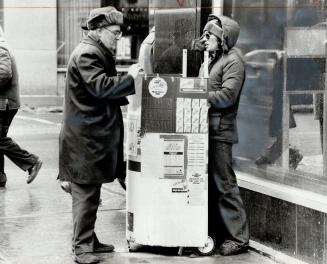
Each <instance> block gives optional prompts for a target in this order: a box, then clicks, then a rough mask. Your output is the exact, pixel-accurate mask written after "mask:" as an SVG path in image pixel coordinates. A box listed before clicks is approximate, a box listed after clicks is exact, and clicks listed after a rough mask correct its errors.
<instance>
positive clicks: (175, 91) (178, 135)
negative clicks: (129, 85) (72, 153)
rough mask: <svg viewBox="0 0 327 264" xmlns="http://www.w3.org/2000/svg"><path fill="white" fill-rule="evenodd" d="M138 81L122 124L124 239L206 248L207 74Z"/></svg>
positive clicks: (209, 247)
mask: <svg viewBox="0 0 327 264" xmlns="http://www.w3.org/2000/svg"><path fill="white" fill-rule="evenodd" d="M136 86H137V87H136V90H137V92H136V95H134V96H133V97H132V98H131V100H130V105H129V108H128V115H127V119H128V121H127V123H128V126H127V128H126V129H127V130H128V131H127V155H128V156H127V159H128V162H127V163H128V166H127V167H128V168H127V215H126V217H127V219H126V223H127V227H126V229H127V230H126V236H127V241H128V244H130V243H131V242H133V243H137V244H142V245H149V246H166V247H180V248H183V247H195V248H198V251H199V253H201V254H202V255H209V254H211V253H212V251H213V250H214V242H213V240H212V239H211V238H210V237H208V179H207V177H208V162H207V161H208V119H207V112H208V105H207V88H208V82H207V79H205V78H183V77H180V76H176V75H175V76H173V75H151V76H149V75H148V76H143V77H140V78H139V80H137V81H136Z"/></svg>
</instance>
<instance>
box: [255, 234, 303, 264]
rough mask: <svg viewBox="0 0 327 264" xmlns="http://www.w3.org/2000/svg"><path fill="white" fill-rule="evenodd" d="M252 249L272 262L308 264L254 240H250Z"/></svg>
mask: <svg viewBox="0 0 327 264" xmlns="http://www.w3.org/2000/svg"><path fill="white" fill-rule="evenodd" d="M250 249H251V250H253V251H255V252H257V253H258V254H260V255H263V256H265V257H267V258H270V259H271V260H273V261H275V262H278V263H281V264H290V263H292V264H308V263H307V262H304V261H301V260H299V259H296V258H293V257H291V256H289V255H286V254H284V253H282V252H280V251H278V250H275V249H273V248H270V247H267V246H265V245H263V244H260V243H258V242H256V241H254V240H250Z"/></svg>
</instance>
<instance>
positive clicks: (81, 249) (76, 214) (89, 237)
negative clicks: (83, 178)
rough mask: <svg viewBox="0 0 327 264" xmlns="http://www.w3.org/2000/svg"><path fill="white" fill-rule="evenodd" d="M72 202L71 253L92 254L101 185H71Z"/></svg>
mask: <svg viewBox="0 0 327 264" xmlns="http://www.w3.org/2000/svg"><path fill="white" fill-rule="evenodd" d="M71 189H72V201H73V228H74V230H73V239H72V241H73V252H74V253H75V254H77V255H78V254H81V253H86V252H93V250H94V244H96V243H97V242H98V239H97V237H96V235H95V233H94V226H95V221H96V218H97V211H98V207H99V203H100V192H101V184H77V183H73V182H72V185H71Z"/></svg>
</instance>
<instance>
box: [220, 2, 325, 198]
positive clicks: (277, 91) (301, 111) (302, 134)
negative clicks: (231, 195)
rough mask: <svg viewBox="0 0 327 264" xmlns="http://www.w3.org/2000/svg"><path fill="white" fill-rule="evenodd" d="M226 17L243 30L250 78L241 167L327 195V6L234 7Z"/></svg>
mask: <svg viewBox="0 0 327 264" xmlns="http://www.w3.org/2000/svg"><path fill="white" fill-rule="evenodd" d="M226 2H229V1H225V3H226ZM224 13H225V14H226V15H229V16H232V17H234V19H235V20H237V21H238V22H239V23H240V25H241V34H240V39H239V43H238V46H239V48H240V49H241V50H242V51H243V53H244V54H245V62H246V72H247V77H246V82H245V85H244V88H243V91H242V96H241V101H240V107H239V114H238V130H239V138H240V142H239V144H238V145H236V146H235V151H234V153H235V161H236V166H237V168H238V169H239V170H240V171H245V172H248V173H251V174H252V175H253V174H254V175H257V176H258V177H265V178H267V179H269V180H273V181H277V182H280V183H285V184H290V185H292V186H295V187H301V188H304V189H308V190H313V191H316V192H321V193H325V191H326V188H327V173H326V169H324V168H323V167H324V166H323V164H325V163H326V155H323V149H324V148H323V142H324V139H323V127H324V120H323V116H324V107H323V106H324V93H325V61H326V52H325V46H324V40H325V39H326V37H327V33H326V32H327V31H326V30H327V27H326V21H325V20H326V16H325V13H326V1H317V0H312V1H311V0H306V1H305V0H303V1H295V0H294V1H293V0H289V1H281V0H277V1H275V0H274V1H273V0H256V1H233V4H230V3H229V4H227V3H226V6H225V9H224Z"/></svg>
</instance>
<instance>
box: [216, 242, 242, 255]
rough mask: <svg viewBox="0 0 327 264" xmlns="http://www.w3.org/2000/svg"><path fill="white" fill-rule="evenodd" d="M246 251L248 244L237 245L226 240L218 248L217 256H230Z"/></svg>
mask: <svg viewBox="0 0 327 264" xmlns="http://www.w3.org/2000/svg"><path fill="white" fill-rule="evenodd" d="M247 250H248V244H247V243H246V244H238V243H237V242H235V241H232V240H226V241H225V242H224V243H223V244H222V245H221V246H220V248H219V254H220V255H222V256H231V255H237V254H241V253H244V252H246V251H247Z"/></svg>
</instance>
